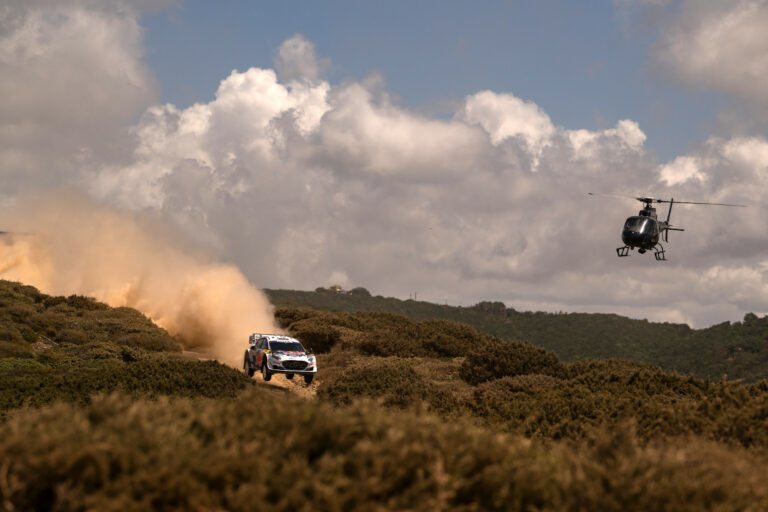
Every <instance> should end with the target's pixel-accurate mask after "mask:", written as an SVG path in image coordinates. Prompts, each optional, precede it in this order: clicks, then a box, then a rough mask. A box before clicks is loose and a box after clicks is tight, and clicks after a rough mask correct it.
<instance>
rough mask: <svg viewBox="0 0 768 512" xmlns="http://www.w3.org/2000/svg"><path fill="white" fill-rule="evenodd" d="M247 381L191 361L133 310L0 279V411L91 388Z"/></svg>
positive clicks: (223, 389)
mask: <svg viewBox="0 0 768 512" xmlns="http://www.w3.org/2000/svg"><path fill="white" fill-rule="evenodd" d="M248 384H249V381H248V379H247V378H245V377H244V376H243V375H242V374H240V373H239V372H236V371H234V370H232V369H231V368H229V367H227V366H224V365H222V364H219V363H217V362H215V361H206V362H199V361H194V360H189V359H188V358H185V357H184V356H183V355H182V354H181V349H180V347H179V345H178V343H176V341H175V340H174V339H173V338H171V336H169V335H168V333H167V332H166V331H165V330H164V329H161V328H159V327H157V326H156V325H155V324H153V323H152V322H151V321H150V320H149V319H147V318H146V317H145V316H144V315H142V314H141V313H139V312H138V311H136V310H135V309H131V308H111V307H109V306H107V305H106V304H103V303H100V302H97V301H95V300H94V299H91V298H88V297H83V296H78V295H71V296H69V297H54V296H50V295H46V294H43V293H40V292H39V291H38V290H37V289H35V288H33V287H31V286H24V285H22V284H19V283H13V282H9V281H3V280H0V416H2V415H3V414H5V412H6V411H8V410H11V409H16V408H18V407H22V406H30V405H33V406H40V405H45V404H49V403H52V402H55V401H60V400H63V401H69V402H74V403H87V402H88V401H89V400H90V396H91V395H92V394H94V393H108V392H113V391H122V392H125V393H130V394H134V395H136V396H158V395H174V396H188V397H194V396H206V397H222V396H230V397H232V396H235V394H236V393H237V392H239V391H241V390H242V389H244V388H245V387H246V386H247V385H248Z"/></svg>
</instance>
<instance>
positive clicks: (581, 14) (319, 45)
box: [142, 0, 721, 162]
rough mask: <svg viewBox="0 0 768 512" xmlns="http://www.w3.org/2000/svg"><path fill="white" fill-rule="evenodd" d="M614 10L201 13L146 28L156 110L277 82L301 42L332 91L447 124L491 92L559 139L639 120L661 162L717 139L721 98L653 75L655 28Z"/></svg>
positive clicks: (223, 6) (576, 6)
mask: <svg viewBox="0 0 768 512" xmlns="http://www.w3.org/2000/svg"><path fill="white" fill-rule="evenodd" d="M620 14H621V13H620V12H619V11H618V10H617V8H616V7H615V6H614V3H613V2H611V1H607V0H601V1H594V2H572V1H565V0H544V1H535V2H534V1H506V2H483V3H479V4H478V3H471V2H445V1H421V2H402V1H398V2H353V1H329V2H296V1H285V2H249V1H226V2H215V3H213V2H204V1H200V0H183V1H181V2H180V3H178V4H177V5H175V6H173V7H171V8H170V9H167V10H162V11H159V12H155V13H152V14H148V15H145V16H144V17H143V19H142V25H143V26H144V28H145V30H146V32H145V46H146V52H147V53H146V58H147V62H148V64H149V65H150V66H151V68H152V70H153V71H154V73H155V75H156V77H157V79H158V82H159V86H160V101H162V102H170V103H173V104H175V105H177V106H180V107H185V106H188V105H190V104H192V103H194V102H207V101H210V100H211V99H213V95H214V93H215V90H216V88H217V86H218V83H219V81H220V80H222V79H223V78H224V77H226V76H227V75H229V73H230V72H231V71H232V70H233V69H238V70H240V71H244V70H246V69H248V68H249V67H253V66H255V67H261V68H272V67H274V65H273V58H274V56H275V53H276V51H277V48H278V47H279V45H280V44H281V43H282V42H283V41H284V40H286V39H288V38H289V37H291V36H292V35H294V34H295V33H301V34H303V35H304V37H306V38H307V39H308V40H310V41H312V42H314V43H315V45H316V50H317V53H318V55H319V56H321V57H324V58H329V59H330V62H331V66H330V68H329V69H328V70H327V72H326V73H325V77H326V78H327V79H328V80H330V81H331V83H339V82H341V81H342V80H344V79H349V78H351V79H357V80H360V79H363V78H365V77H366V76H367V75H369V74H370V73H373V72H378V73H379V74H380V75H381V76H382V77H383V79H384V80H385V83H386V87H387V89H388V91H389V92H390V93H391V94H393V95H395V96H396V97H397V98H398V100H399V101H400V102H401V104H402V105H404V106H407V107H409V108H411V109H417V110H422V111H425V112H428V113H429V114H430V115H440V114H441V113H442V114H445V115H450V114H452V113H453V108H452V107H453V104H454V103H456V102H460V101H461V100H462V99H463V98H464V97H465V96H466V95H469V94H473V93H475V92H478V91H481V90H485V89H490V90H493V91H495V92H511V93H513V94H515V95H516V96H518V97H520V98H522V99H524V100H526V101H533V102H535V103H536V104H538V105H539V106H540V107H541V108H542V109H543V110H544V111H545V112H547V114H549V116H550V117H551V118H552V120H553V122H554V123H555V124H557V125H560V126H563V127H565V128H568V129H578V128H586V129H591V130H595V129H604V128H607V127H610V126H613V125H615V124H616V122H617V121H618V120H620V119H627V118H629V119H633V120H635V121H637V122H638V123H639V124H640V127H641V129H642V130H643V131H644V132H645V133H646V135H647V136H648V140H647V141H646V146H647V148H648V149H649V150H650V151H652V152H655V153H656V155H657V156H658V158H659V160H660V162H664V161H667V160H670V159H672V158H674V157H675V156H676V155H678V154H680V153H682V152H684V151H686V150H688V149H689V148H690V147H692V146H694V145H696V144H698V143H701V142H702V141H704V140H705V139H706V137H707V136H708V135H709V134H710V133H711V132H712V131H713V129H714V127H715V122H716V112H717V111H718V108H719V107H720V106H721V101H720V98H719V97H718V96H717V95H716V94H714V93H712V92H707V91H706V90H705V89H698V90H692V89H690V88H684V87H682V86H680V85H678V83H677V82H675V81H674V80H673V79H671V78H669V77H667V76H665V75H664V73H662V72H660V71H659V70H657V69H656V68H655V67H654V66H653V65H652V64H651V62H650V55H651V52H652V48H653V45H654V43H655V42H656V40H657V38H658V27H654V26H652V25H651V26H648V25H645V26H640V27H638V26H636V25H635V26H627V23H626V21H623V20H622V17H621V15H620Z"/></svg>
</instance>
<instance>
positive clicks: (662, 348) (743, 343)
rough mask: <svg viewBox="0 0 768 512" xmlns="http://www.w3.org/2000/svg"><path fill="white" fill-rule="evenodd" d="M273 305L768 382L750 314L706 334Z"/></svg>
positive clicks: (681, 328)
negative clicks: (441, 323)
mask: <svg viewBox="0 0 768 512" xmlns="http://www.w3.org/2000/svg"><path fill="white" fill-rule="evenodd" d="M265 292H266V293H267V295H268V296H269V298H270V300H271V301H272V303H273V304H275V305H276V306H306V307H310V308H315V309H321V310H327V311H335V312H355V311H377V312H386V313H395V314H398V315H403V316H405V317H407V318H410V319H413V320H428V319H443V320H449V321H452V322H459V323H463V324H466V325H469V326H471V327H473V328H475V329H477V331H478V332H480V333H482V334H490V335H494V336H499V337H501V338H507V339H517V340H523V341H527V342H529V343H532V344H534V345H536V346H538V347H542V348H545V349H547V350H550V351H552V352H554V353H555V354H556V355H557V356H558V357H559V358H561V359H563V360H565V361H577V360H580V359H590V358H598V359H606V358H614V359H626V360H631V361H639V362H644V363H648V364H652V365H656V366H659V367H661V368H664V369H667V370H673V371H677V372H681V373H692V374H693V375H696V376H698V377H711V378H717V379H719V378H721V377H722V376H723V375H727V376H728V378H729V379H745V380H747V381H755V380H758V379H761V378H766V377H768V317H762V318H759V317H757V316H756V315H753V314H747V315H745V317H744V321H743V322H736V323H728V322H726V323H723V324H719V325H716V326H713V327H710V328H707V329H691V328H690V327H688V326H687V325H684V324H672V323H656V322H648V321H647V320H633V319H630V318H626V317H622V316H619V315H613V314H588V313H542V312H520V311H516V310H514V309H512V308H507V307H505V305H504V304H503V303H501V302H481V303H479V304H476V305H475V306H471V307H456V306H447V305H439V304H432V303H429V302H422V301H414V300H400V299H396V298H391V297H381V296H371V295H370V294H369V293H368V292H366V291H365V290H363V289H357V292H356V293H352V294H338V293H335V292H332V291H330V290H322V289H318V290H317V291H312V292H308V291H294V290H265Z"/></svg>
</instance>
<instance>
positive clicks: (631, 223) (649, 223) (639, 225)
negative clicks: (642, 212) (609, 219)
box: [624, 217, 653, 233]
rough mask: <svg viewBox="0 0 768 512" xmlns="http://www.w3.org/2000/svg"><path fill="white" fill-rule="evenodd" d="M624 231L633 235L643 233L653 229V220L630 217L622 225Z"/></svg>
mask: <svg viewBox="0 0 768 512" xmlns="http://www.w3.org/2000/svg"><path fill="white" fill-rule="evenodd" d="M624 229H626V230H629V231H634V232H635V233H645V232H646V231H650V230H651V229H653V220H651V219H649V218H644V217H630V218H629V219H627V223H626V224H624Z"/></svg>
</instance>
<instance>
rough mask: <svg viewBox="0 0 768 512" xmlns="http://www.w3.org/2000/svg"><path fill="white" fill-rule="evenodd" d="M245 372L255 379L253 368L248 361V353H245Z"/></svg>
mask: <svg viewBox="0 0 768 512" xmlns="http://www.w3.org/2000/svg"><path fill="white" fill-rule="evenodd" d="M243 371H244V372H245V373H247V374H248V376H249V377H253V374H254V370H253V368H251V365H250V364H249V361H248V352H246V353H245V358H244V359H243Z"/></svg>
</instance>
